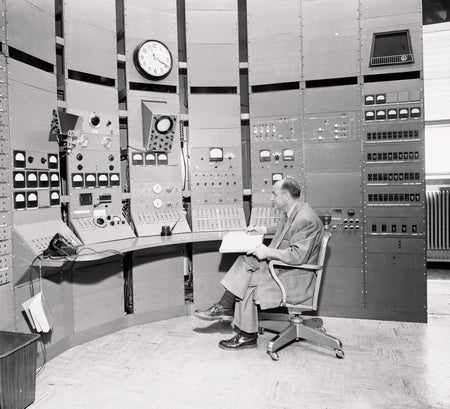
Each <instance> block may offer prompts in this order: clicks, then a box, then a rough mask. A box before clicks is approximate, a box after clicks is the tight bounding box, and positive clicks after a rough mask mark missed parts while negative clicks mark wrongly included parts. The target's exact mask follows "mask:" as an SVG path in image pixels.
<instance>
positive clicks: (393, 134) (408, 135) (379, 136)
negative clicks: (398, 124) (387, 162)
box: [366, 129, 420, 141]
mask: <svg viewBox="0 0 450 409" xmlns="http://www.w3.org/2000/svg"><path fill="white" fill-rule="evenodd" d="M419 138H420V131H419V129H405V130H402V129H399V130H392V131H386V130H383V131H370V132H366V140H367V141H402V140H411V139H414V140H416V139H419Z"/></svg>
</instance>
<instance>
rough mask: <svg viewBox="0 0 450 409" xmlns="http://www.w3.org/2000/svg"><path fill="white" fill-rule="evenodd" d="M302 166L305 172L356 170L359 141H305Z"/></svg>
mask: <svg viewBox="0 0 450 409" xmlns="http://www.w3.org/2000/svg"><path fill="white" fill-rule="evenodd" d="M324 158H326V160H324ZM304 168H305V172H306V173H319V172H320V173H323V172H330V173H332V172H335V171H338V172H352V171H356V170H358V169H360V168H361V143H360V142H359V141H356V142H355V141H341V142H339V143H336V142H331V143H326V142H325V143H320V142H319V143H306V144H305V163H304Z"/></svg>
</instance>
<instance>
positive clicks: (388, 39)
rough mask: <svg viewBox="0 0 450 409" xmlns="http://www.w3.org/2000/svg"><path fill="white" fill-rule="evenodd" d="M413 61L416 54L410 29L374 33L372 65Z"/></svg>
mask: <svg viewBox="0 0 450 409" xmlns="http://www.w3.org/2000/svg"><path fill="white" fill-rule="evenodd" d="M413 62H414V55H413V52H412V47H411V39H410V36H409V30H396V31H388V32H384V33H374V34H373V39H372V51H371V53H370V64H369V66H370V67H376V66H379V65H398V64H411V63H413Z"/></svg>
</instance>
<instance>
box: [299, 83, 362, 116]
mask: <svg viewBox="0 0 450 409" xmlns="http://www.w3.org/2000/svg"><path fill="white" fill-rule="evenodd" d="M303 92H304V108H305V114H308V113H319V112H336V111H337V110H338V111H339V112H345V111H355V110H359V109H360V107H361V88H360V87H359V86H358V85H347V86H339V87H321V88H310V89H306V90H305V91H303Z"/></svg>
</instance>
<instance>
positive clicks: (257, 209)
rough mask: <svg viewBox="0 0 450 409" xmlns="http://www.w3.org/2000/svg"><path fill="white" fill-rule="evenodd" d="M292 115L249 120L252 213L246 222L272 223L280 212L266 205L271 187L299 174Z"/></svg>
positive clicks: (298, 146) (299, 146)
mask: <svg viewBox="0 0 450 409" xmlns="http://www.w3.org/2000/svg"><path fill="white" fill-rule="evenodd" d="M300 137H301V131H300V121H299V119H298V118H296V117H290V118H264V119H255V120H252V121H251V122H250V144H251V175H252V213H251V216H250V223H251V224H257V225H265V226H266V227H270V226H274V225H276V224H277V222H278V220H279V215H280V213H279V212H277V211H276V210H275V209H273V208H271V207H270V203H271V196H272V186H273V184H274V183H276V182H277V181H278V180H281V179H288V178H295V179H297V180H298V175H299V174H300V173H301V164H302V161H303V150H302V143H301V139H300Z"/></svg>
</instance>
